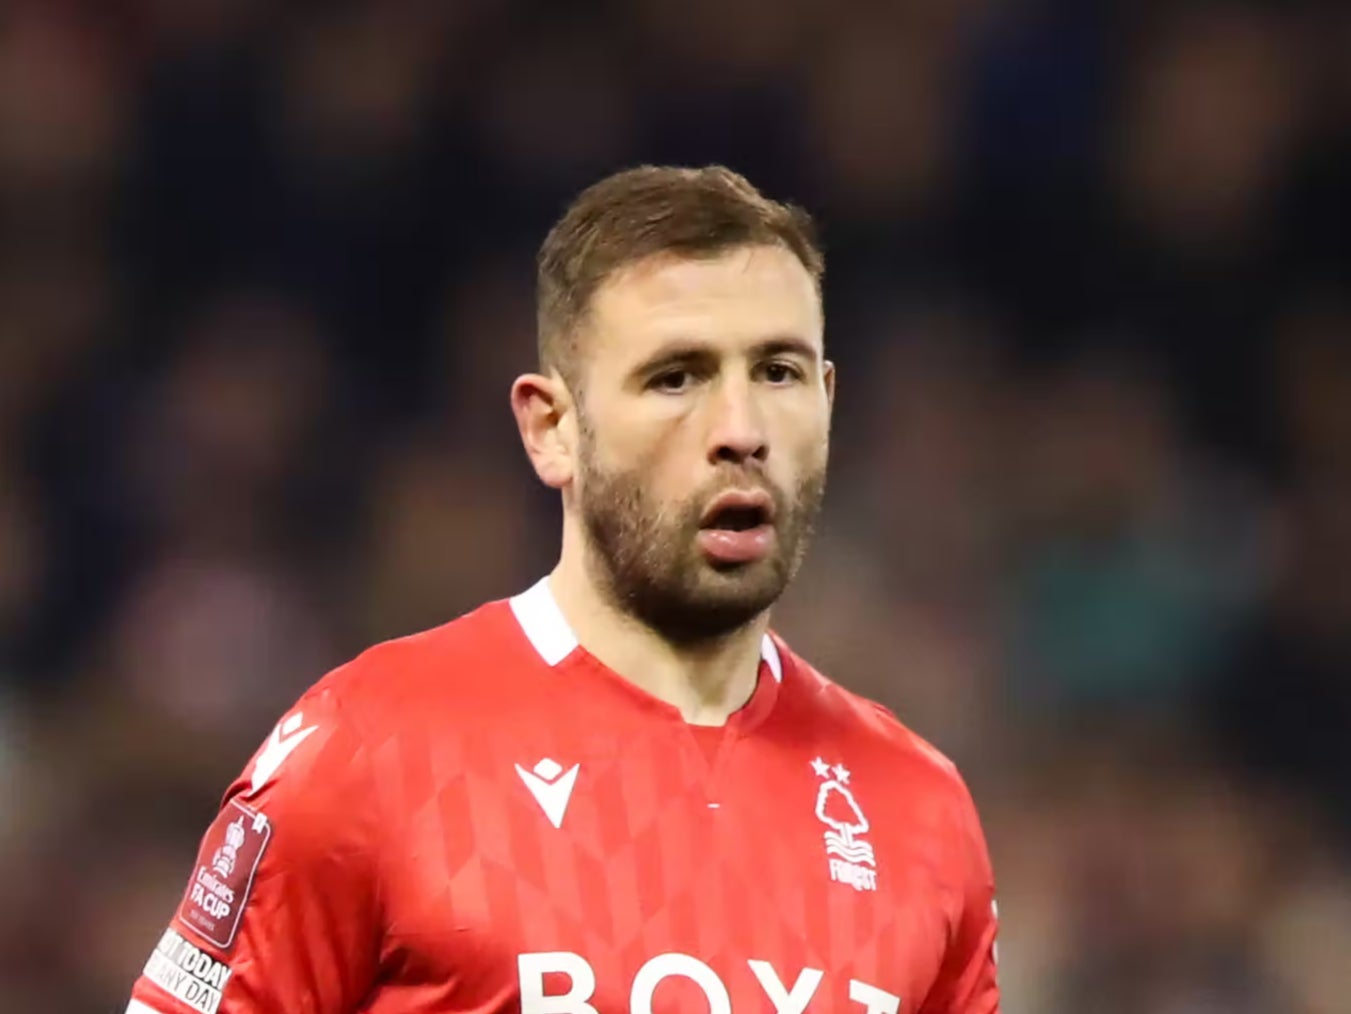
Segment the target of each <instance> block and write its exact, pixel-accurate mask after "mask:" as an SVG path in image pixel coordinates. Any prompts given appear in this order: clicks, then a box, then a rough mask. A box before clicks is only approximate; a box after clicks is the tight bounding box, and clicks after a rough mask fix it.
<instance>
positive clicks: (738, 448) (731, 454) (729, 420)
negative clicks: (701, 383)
mask: <svg viewBox="0 0 1351 1014" xmlns="http://www.w3.org/2000/svg"><path fill="white" fill-rule="evenodd" d="M712 408H713V420H712V427H711V431H710V433H709V460H710V461H712V462H713V463H714V464H717V463H718V462H722V461H728V462H732V463H734V464H742V463H744V462H746V461H748V460H755V461H764V460H765V457H766V455H768V453H769V434H768V433H767V432H766V428H765V420H764V417H763V415H762V413H761V410H760V406H759V405H758V404H757V402H756V399H755V392H754V391H753V390H752V387H751V385H750V384H749V383H746V382H736V381H731V380H729V381H726V382H724V383H723V384H721V385H719V390H718V393H717V395H716V397H715V398H714V403H713V406H712Z"/></svg>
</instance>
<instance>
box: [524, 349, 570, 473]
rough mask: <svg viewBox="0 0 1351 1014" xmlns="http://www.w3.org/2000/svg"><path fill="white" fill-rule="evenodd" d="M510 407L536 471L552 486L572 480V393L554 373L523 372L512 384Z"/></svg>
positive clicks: (526, 451)
mask: <svg viewBox="0 0 1351 1014" xmlns="http://www.w3.org/2000/svg"><path fill="white" fill-rule="evenodd" d="M511 411H512V414H514V415H515V416H516V428H517V429H518V430H519V431H520V433H521V443H522V444H524V445H525V453H526V455H527V456H528V457H529V458H530V464H531V465H533V466H534V468H535V474H536V475H538V476H539V478H540V481H541V482H543V483H544V484H545V485H546V486H549V487H552V488H553V489H562V488H563V487H565V486H567V485H568V484H569V483H570V482H572V478H573V475H574V473H575V470H576V468H575V463H576V457H575V452H576V446H577V445H576V433H575V429H576V427H575V425H574V420H573V404H572V396H571V395H570V394H569V392H568V388H567V385H566V384H564V383H563V378H562V377H560V376H559V375H558V374H557V373H553V374H551V375H550V376H547V377H546V376H544V375H543V374H541V373H526V374H523V375H522V376H519V377H517V378H516V380H515V382H514V383H513V384H512V385H511Z"/></svg>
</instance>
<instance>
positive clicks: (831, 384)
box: [821, 359, 835, 412]
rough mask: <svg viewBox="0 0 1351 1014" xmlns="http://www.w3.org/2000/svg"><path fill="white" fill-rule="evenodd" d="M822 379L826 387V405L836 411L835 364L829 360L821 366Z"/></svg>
mask: <svg viewBox="0 0 1351 1014" xmlns="http://www.w3.org/2000/svg"><path fill="white" fill-rule="evenodd" d="M821 379H822V381H824V382H825V385H826V404H827V405H828V406H829V407H830V410H831V411H832V412H834V411H835V364H834V363H832V362H831V361H830V360H829V359H827V360H826V361H825V362H824V363H822V365H821Z"/></svg>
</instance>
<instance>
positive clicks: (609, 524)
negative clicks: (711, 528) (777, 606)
mask: <svg viewBox="0 0 1351 1014" xmlns="http://www.w3.org/2000/svg"><path fill="white" fill-rule="evenodd" d="M582 444H583V446H582V448H581V451H582V453H581V455H580V461H579V467H580V470H581V473H582V474H581V479H582V483H581V489H582V496H581V498H580V503H579V510H580V513H581V516H582V521H583V523H584V525H585V528H586V532H587V535H588V536H589V538H588V543H589V547H588V553H589V557H590V560H589V565H590V568H591V570H592V574H593V577H594V578H595V579H597V583H598V584H599V586H600V588H601V590H602V593H603V594H605V595H607V597H608V598H609V599H610V600H611V603H612V604H613V605H615V606H616V607H618V608H619V609H620V610H622V611H623V612H625V613H627V614H629V615H630V616H632V617H633V618H634V619H636V620H638V621H639V622H640V623H642V624H644V625H645V626H647V627H649V628H651V629H652V630H655V631H656V632H658V633H659V634H661V635H662V636H663V637H665V638H666V639H668V640H670V641H672V642H673V643H678V644H696V643H700V642H708V641H712V640H716V639H718V638H721V637H724V636H726V635H727V634H730V633H732V632H733V631H735V630H738V629H740V628H741V627H744V626H745V625H746V624H747V623H749V622H751V621H752V620H753V619H755V618H756V617H757V616H759V615H760V614H761V613H763V612H764V611H765V610H766V609H768V608H769V607H770V606H772V605H773V604H774V603H775V602H776V601H778V599H779V597H780V596H781V595H782V594H783V593H784V590H785V589H786V588H787V587H788V584H789V582H790V581H792V579H793V577H794V575H795V574H796V573H797V570H798V567H799V566H800V565H801V563H802V559H803V557H804V556H805V555H806V551H807V546H808V544H809V543H810V541H811V534H812V530H813V528H814V526H815V522H816V517H817V515H818V513H819V511H820V507H821V501H822V499H823V497H824V495H825V467H824V465H822V466H821V467H819V468H816V469H814V470H812V471H811V472H809V473H808V474H807V475H805V476H804V477H803V479H802V480H801V481H800V482H799V483H798V485H797V487H796V489H794V490H793V492H792V494H791V496H790V495H788V494H785V493H784V492H783V491H782V490H780V489H778V488H776V487H774V486H771V485H769V484H768V483H767V482H763V481H756V479H755V477H754V476H749V475H747V474H746V470H745V469H742V468H739V467H737V466H734V465H730V464H729V466H728V469H727V472H726V473H725V474H723V475H720V476H719V477H717V478H716V479H715V480H714V481H712V482H710V483H709V484H708V485H706V486H705V487H704V488H702V489H699V490H696V491H695V492H694V493H692V494H691V495H690V496H688V497H685V498H684V499H682V500H679V501H675V502H671V503H665V504H663V503H660V502H657V501H656V500H654V498H653V497H652V496H651V493H650V491H649V488H648V485H647V483H646V482H645V481H644V478H643V476H642V474H641V473H640V472H638V471H637V470H607V469H605V468H602V467H601V466H599V465H598V464H597V463H596V461H595V454H594V445H593V444H592V441H591V440H589V439H587V437H586V436H584V437H583V440H582ZM747 486H759V487H762V488H765V489H767V490H768V492H769V493H770V495H771V496H773V498H774V517H775V523H774V527H775V534H776V536H777V538H776V540H775V544H774V548H773V550H772V551H771V553H770V554H769V555H768V556H766V557H764V558H762V559H760V560H756V561H753V562H750V563H746V564H735V565H722V566H719V565H715V564H714V563H713V562H711V561H709V560H708V559H707V558H705V557H704V555H703V554H702V553H701V552H700V551H699V548H698V534H699V529H700V524H699V522H700V517H701V515H702V513H703V511H704V509H705V508H706V507H707V505H708V503H709V501H710V500H711V499H712V498H713V497H714V496H716V495H717V494H718V493H720V492H721V491H723V490H725V489H731V488H738V487H739V488H745V487H747Z"/></svg>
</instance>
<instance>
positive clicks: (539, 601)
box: [509, 577, 783, 683]
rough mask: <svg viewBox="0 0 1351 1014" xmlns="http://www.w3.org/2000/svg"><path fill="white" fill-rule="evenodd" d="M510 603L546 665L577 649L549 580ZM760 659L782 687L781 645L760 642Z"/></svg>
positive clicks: (524, 592)
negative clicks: (779, 646)
mask: <svg viewBox="0 0 1351 1014" xmlns="http://www.w3.org/2000/svg"><path fill="white" fill-rule="evenodd" d="M509 601H510V603H511V611H512V612H513V613H515V614H516V622H517V623H519V624H520V625H521V630H523V631H524V632H525V636H526V637H527V638H529V640H530V643H531V644H532V645H533V646H534V648H535V651H537V652H538V653H539V655H540V657H541V658H542V659H544V661H545V663H546V664H548V665H551V666H553V665H558V663H559V662H561V661H563V659H565V658H567V657H568V656H569V655H571V654H572V653H573V651H574V650H575V649H576V648H577V643H578V642H577V635H576V634H575V633H573V631H572V627H571V626H569V624H568V621H567V618H566V617H565V616H564V615H563V610H561V609H559V608H558V600H557V599H555V598H554V593H553V591H552V590H551V589H550V588H549V579H548V577H542V578H540V579H539V580H538V581H536V582H535V583H534V584H533V585H531V586H530V587H529V588H527V589H526V590H525V591H523V592H521V593H520V594H519V595H514V596H512V598H511V599H510V600H509ZM760 658H761V659H762V660H763V661H764V662H765V663H766V664H767V665H768V666H769V671H770V672H772V673H773V674H774V679H775V681H776V682H778V683H782V682H783V660H782V659H781V658H780V657H779V648H778V645H776V644H775V643H774V639H773V638H772V637H770V636H769V635H768V634H766V635H765V636H764V638H763V639H762V640H761V641H760Z"/></svg>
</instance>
